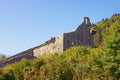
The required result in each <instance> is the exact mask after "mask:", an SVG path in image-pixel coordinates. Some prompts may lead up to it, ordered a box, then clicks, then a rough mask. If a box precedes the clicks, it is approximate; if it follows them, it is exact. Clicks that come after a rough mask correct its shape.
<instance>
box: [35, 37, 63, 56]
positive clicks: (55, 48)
mask: <svg viewBox="0 0 120 80" xmlns="http://www.w3.org/2000/svg"><path fill="white" fill-rule="evenodd" d="M49 41H50V40H49ZM49 41H47V42H49ZM62 52H63V35H60V36H58V37H56V38H55V39H54V41H52V42H49V44H48V43H47V44H46V43H45V45H44V44H43V46H40V47H38V48H36V49H34V50H33V53H34V56H36V57H37V56H39V55H42V54H46V53H62Z"/></svg>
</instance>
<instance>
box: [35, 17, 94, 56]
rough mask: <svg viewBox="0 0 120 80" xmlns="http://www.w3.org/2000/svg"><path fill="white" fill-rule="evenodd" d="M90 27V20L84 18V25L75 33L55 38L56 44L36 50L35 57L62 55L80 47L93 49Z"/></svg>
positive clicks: (52, 43)
mask: <svg viewBox="0 0 120 80" xmlns="http://www.w3.org/2000/svg"><path fill="white" fill-rule="evenodd" d="M90 26H91V23H90V19H89V18H88V17H84V18H83V22H82V24H80V25H79V26H78V28H77V29H76V30H75V31H72V32H69V33H63V34H62V35H60V36H58V37H56V38H54V42H51V43H50V44H48V45H44V46H42V47H41V46H40V47H38V48H36V49H34V50H33V53H34V56H39V55H42V54H45V53H62V52H63V51H65V50H66V49H68V48H70V47H72V46H78V45H84V46H90V47H93V34H91V33H90Z"/></svg>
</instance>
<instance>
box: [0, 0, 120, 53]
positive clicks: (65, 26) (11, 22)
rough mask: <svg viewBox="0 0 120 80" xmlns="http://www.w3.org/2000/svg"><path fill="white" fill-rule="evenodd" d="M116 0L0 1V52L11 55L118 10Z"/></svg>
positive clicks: (119, 9) (118, 5) (119, 5)
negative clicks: (84, 20)
mask: <svg viewBox="0 0 120 80" xmlns="http://www.w3.org/2000/svg"><path fill="white" fill-rule="evenodd" d="M119 3H120V1H119V0H0V53H3V54H6V55H14V54H16V53H19V52H21V51H24V50H27V49H29V48H32V47H35V46H37V45H40V44H41V43H43V42H45V41H46V40H48V39H50V38H51V37H53V36H58V35H60V34H61V33H64V32H69V31H71V30H73V29H76V28H77V26H78V25H79V24H80V23H81V22H82V17H84V16H88V17H89V18H90V19H91V22H92V23H96V22H98V21H100V20H101V19H102V18H109V17H110V16H112V15H113V14H114V13H120V4H119Z"/></svg>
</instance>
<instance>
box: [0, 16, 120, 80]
mask: <svg viewBox="0 0 120 80" xmlns="http://www.w3.org/2000/svg"><path fill="white" fill-rule="evenodd" d="M92 28H93V29H94V30H96V35H95V36H94V38H95V40H94V42H95V48H90V47H85V46H77V47H72V48H70V49H68V50H66V51H65V52H63V53H62V54H61V55H59V54H57V53H54V54H44V55H42V56H39V57H38V58H36V59H34V60H27V59H22V60H21V61H20V62H16V63H14V64H8V65H7V66H5V67H3V68H0V80H119V79H120V76H119V75H120V14H114V15H113V16H112V17H110V18H108V19H107V18H106V19H102V21H100V22H98V23H96V24H93V25H92Z"/></svg>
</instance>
